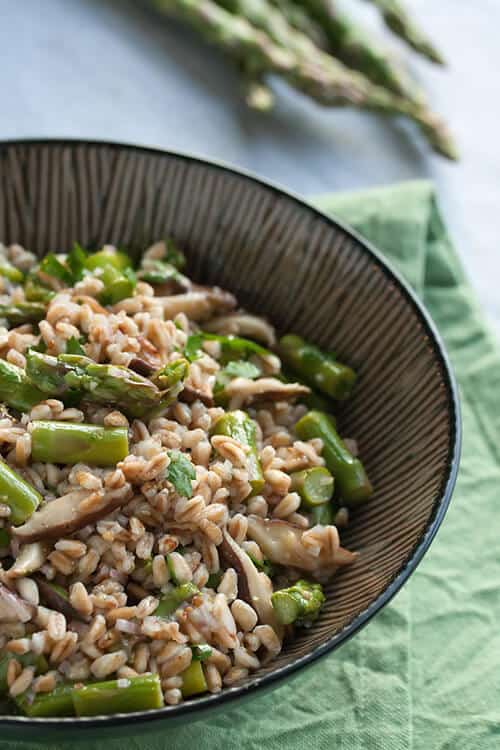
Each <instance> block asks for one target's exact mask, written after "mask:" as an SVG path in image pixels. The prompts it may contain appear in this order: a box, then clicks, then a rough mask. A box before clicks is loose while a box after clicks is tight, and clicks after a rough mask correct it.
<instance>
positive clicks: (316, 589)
mask: <svg viewBox="0 0 500 750" xmlns="http://www.w3.org/2000/svg"><path fill="white" fill-rule="evenodd" d="M324 601H325V595H324V594H323V589H322V588H321V584H319V583H310V582H309V581H305V580H300V581H297V583H295V584H294V585H293V586H290V587H289V588H286V589H280V590H279V591H275V592H274V594H273V595H272V596H271V602H272V605H273V607H274V611H275V613H276V618H277V620H278V622H279V623H281V624H282V625H291V624H292V623H295V624H296V625H309V624H310V623H312V622H314V620H316V619H317V617H318V615H319V611H320V609H321V606H322V604H323V602H324Z"/></svg>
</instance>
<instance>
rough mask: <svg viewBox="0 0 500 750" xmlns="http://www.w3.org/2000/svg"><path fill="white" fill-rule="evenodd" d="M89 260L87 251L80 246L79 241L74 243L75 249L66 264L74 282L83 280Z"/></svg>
mask: <svg viewBox="0 0 500 750" xmlns="http://www.w3.org/2000/svg"><path fill="white" fill-rule="evenodd" d="M86 260H87V253H86V252H85V250H84V249H83V247H80V245H79V244H78V242H75V243H74V244H73V249H72V250H71V252H70V254H69V255H68V257H67V260H66V265H67V266H68V268H69V270H70V272H71V274H72V276H73V283H76V282H77V281H81V279H82V278H83V271H84V268H85V262H86Z"/></svg>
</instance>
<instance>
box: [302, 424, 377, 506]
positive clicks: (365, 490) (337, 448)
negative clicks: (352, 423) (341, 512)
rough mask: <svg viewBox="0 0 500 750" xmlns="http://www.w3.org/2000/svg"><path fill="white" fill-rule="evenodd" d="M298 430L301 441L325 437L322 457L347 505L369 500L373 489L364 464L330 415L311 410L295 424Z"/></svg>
mask: <svg viewBox="0 0 500 750" xmlns="http://www.w3.org/2000/svg"><path fill="white" fill-rule="evenodd" d="M295 432H296V433H297V435H298V436H299V438H300V439H301V440H311V439H312V438H318V437H319V438H321V439H322V440H323V458H324V459H325V461H326V465H327V467H328V468H329V469H330V471H331V472H332V474H333V476H334V477H335V482H336V484H337V487H338V488H339V490H340V494H341V495H342V499H343V501H344V503H345V504H346V505H358V504H360V503H363V502H365V501H366V500H369V498H370V497H371V495H372V492H373V489H372V486H371V484H370V481H369V479H368V477H367V476H366V472H365V469H364V467H363V464H362V463H361V461H360V460H359V459H358V458H354V456H352V455H351V454H350V453H349V451H348V450H347V448H346V446H345V445H344V443H343V441H342V439H341V438H340V436H339V434H338V432H337V430H336V429H335V427H334V425H333V422H332V421H331V420H330V418H329V417H328V415H327V414H324V413H322V412H320V411H310V412H308V414H306V415H305V416H303V417H302V419H299V421H298V422H297V424H296V425H295Z"/></svg>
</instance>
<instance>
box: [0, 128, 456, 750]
mask: <svg viewBox="0 0 500 750" xmlns="http://www.w3.org/2000/svg"><path fill="white" fill-rule="evenodd" d="M166 236H171V237H174V238H175V239H176V240H178V242H179V244H180V246H181V247H182V248H184V249H185V250H186V252H187V255H188V257H189V268H190V273H192V274H193V275H194V276H195V277H196V278H197V279H198V280H200V281H201V280H202V281H205V282H207V283H212V284H213V283H217V284H220V285H221V286H224V287H227V288H228V289H230V290H232V291H233V292H235V293H236V294H237V296H238V298H239V300H240V301H241V302H242V303H243V304H244V305H245V306H246V307H248V308H249V309H250V310H253V311H254V312H256V313H260V314H263V315H266V316H268V317H269V318H270V320H271V321H272V322H273V323H274V324H275V325H276V326H277V327H278V328H279V329H281V330H283V331H287V330H288V331H289V330H293V331H296V332H298V333H301V334H303V335H304V336H305V337H306V338H308V339H311V340H312V341H314V342H315V343H317V344H319V345H320V346H324V347H326V348H334V349H335V351H336V352H338V354H339V358H340V359H342V360H345V361H347V362H349V363H350V364H352V365H353V366H354V367H355V368H356V369H357V370H358V372H359V386H358V387H357V390H356V394H355V397H354V398H353V399H352V401H350V402H349V404H348V405H347V406H346V407H345V409H343V411H342V413H341V414H340V419H341V423H342V428H343V429H342V431H343V433H344V434H346V435H352V436H355V437H356V438H357V439H358V441H359V445H360V449H361V454H362V457H363V461H364V463H365V465H366V467H367V469H368V473H369V475H370V477H371V479H372V481H373V484H374V486H375V490H376V491H375V496H374V498H373V501H372V502H371V503H369V504H368V505H367V506H365V507H364V508H363V509H361V510H359V511H358V512H357V513H356V515H355V516H354V518H353V519H352V523H351V525H350V527H349V529H348V530H347V531H346V532H345V533H344V534H343V540H344V544H345V546H347V547H349V548H351V549H354V550H358V551H359V552H360V553H361V554H360V557H359V560H358V561H357V562H356V564H355V565H353V566H352V567H349V568H347V569H345V570H344V572H342V573H341V574H340V575H339V576H338V577H336V578H335V579H334V580H333V581H332V583H331V584H330V585H329V587H328V591H327V593H328V594H329V595H330V596H329V597H328V600H327V603H326V606H325V608H324V611H323V613H322V615H321V618H320V620H319V621H318V622H317V623H316V624H315V626H314V627H313V628H312V629H310V630H307V631H304V632H302V633H301V634H300V635H299V636H298V637H297V639H296V640H295V641H294V642H293V643H291V644H290V645H288V646H287V647H286V648H285V650H284V651H283V653H282V654H280V656H279V658H278V659H276V660H275V661H273V662H272V663H271V664H270V665H268V666H267V667H263V668H262V669H261V670H260V671H259V672H257V673H255V674H252V675H250V676H249V677H248V678H247V679H246V680H245V681H244V682H243V683H242V684H240V685H238V686H237V687H231V688H226V689H224V690H223V691H222V692H221V693H220V694H219V695H207V696H205V697H201V698H197V699H195V700H191V701H187V702H185V703H183V704H182V705H180V706H170V707H165V708H163V709H161V710H158V711H153V712H146V713H136V714H128V715H123V714H122V715H117V716H102V717H96V718H89V719H86V718H83V719H26V718H22V717H14V716H2V717H0V725H1V729H2V732H3V733H4V735H8V736H9V737H11V738H14V737H15V739H17V740H20V739H35V738H36V739H40V738H44V737H46V736H48V735H50V734H52V735H56V737H58V738H59V739H62V738H63V737H64V738H68V736H70V737H71V735H72V732H75V733H76V730H78V735H79V736H82V733H86V736H88V735H89V734H93V735H99V736H102V735H104V734H108V733H109V734H113V735H114V736H116V735H119V734H120V733H121V734H125V733H126V734H128V735H130V734H131V733H132V734H134V733H139V732H143V731H145V730H146V729H159V728H160V727H164V726H165V725H167V724H168V726H171V725H172V723H175V721H176V719H178V718H179V717H183V721H185V717H186V715H188V714H189V716H190V718H191V719H195V718H197V717H198V716H199V715H200V714H204V715H206V711H207V710H209V711H213V710H214V709H216V708H217V707H220V706H224V705H225V704H227V703H231V702H233V701H236V700H239V699H241V698H243V697H244V696H249V695H251V694H254V693H256V692H257V691H259V690H262V689H263V688H264V687H266V686H271V685H275V684H276V683H278V682H279V681H280V680H283V679H287V678H289V677H290V676H291V675H292V673H294V672H296V671H297V670H300V669H302V668H303V667H305V666H306V665H307V664H310V663H312V662H314V661H315V660H316V659H318V658H319V657H320V656H323V655H324V654H327V653H329V652H330V651H332V650H333V649H335V648H337V647H338V646H340V644H341V643H343V642H344V641H346V640H347V639H348V638H349V637H350V636H352V635H354V633H356V631H358V630H359V629H360V628H361V627H362V626H363V625H364V624H365V623H366V622H367V621H368V620H369V619H370V618H371V617H373V615H374V614H375V613H376V612H378V610H379V609H380V608H381V607H383V606H384V605H385V604H386V603H387V602H388V601H389V600H390V599H391V597H392V596H393V595H394V594H395V593H396V592H397V591H398V590H399V589H400V588H401V586H402V585H403V584H404V582H405V581H406V580H407V579H408V577H409V576H410V575H411V573H412V572H413V571H414V570H415V568H416V566H417V565H418V563H419V562H420V560H421V559H422V556H423V554H424V553H425V551H426V550H427V549H428V547H429V545H430V543H431V541H432V539H433V537H434V535H435V534H436V531H437V530H438V528H439V525H440V524H441V521H442V519H443V516H444V514H445V511H446V508H447V506H448V503H449V501H450V497H451V493H452V490H453V486H454V484H455V478H456V474H457V469H458V461H459V449H460V418H459V403H458V395H457V388H456V385H455V381H454V378H453V375H452V373H451V369H450V365H449V362H448V358H447V356H446V353H445V351H444V348H443V345H442V342H441V340H440V338H439V335H438V334H437V332H436V329H435V328H434V325H433V323H432V321H431V320H430V318H429V316H428V314H427V313H426V311H425V310H424V308H423V307H422V305H421V304H420V302H419V301H418V300H417V299H416V298H415V296H414V294H413V292H412V291H411V290H410V289H409V288H408V287H407V286H406V284H405V283H404V282H403V281H402V280H401V279H400V278H399V277H398V275H397V274H395V273H394V271H392V270H391V269H390V268H388V267H387V265H386V263H385V262H384V261H383V260H382V258H381V257H380V256H379V255H378V254H377V253H376V252H375V251H374V250H373V249H372V248H370V247H369V246H368V245H367V244H366V242H364V241H363V240H362V239H361V238H360V237H358V236H357V235H356V234H354V233H353V232H352V231H351V230H349V229H348V228H347V227H345V226H343V225H342V224H339V223H338V222H336V221H334V220H333V219H330V218H328V217H327V216H325V215H324V214H322V213H320V212H318V211H316V210H315V209H314V208H311V206H309V205H307V204H305V203H303V202H302V201H301V200H300V199H298V198H296V197H294V196H292V195H289V194H287V193H285V192H284V191H282V190H280V189H278V188H276V187H274V186H272V185H269V184H266V183H265V182H262V181H260V180H258V179H256V178H255V177H252V176H250V175H247V174H241V173H239V172H237V171H235V170H232V169H229V168H228V167H225V166H221V165H218V164H211V163H208V162H204V161H201V160H200V159H195V158H192V157H189V156H184V155H180V154H174V153H167V152H163V151H156V150H152V149H147V148H139V147H135V146H124V145H119V144H107V143H89V142H77V141H38V142H22V143H15V142H11V143H4V144H0V241H3V242H20V243H22V244H23V245H25V246H26V247H27V248H29V249H30V250H34V251H36V252H37V253H39V254H40V255H43V254H44V253H46V252H47V251H48V250H55V249H57V250H64V249H66V248H69V247H70V246H71V245H72V243H73V242H74V241H75V240H78V241H79V242H80V243H81V244H83V245H87V246H91V247H92V246H94V247H96V246H99V245H100V244H102V243H104V242H110V243H114V244H119V245H122V246H125V247H128V248H131V250H132V251H133V252H136V253H139V252H140V251H141V249H143V248H145V247H147V245H148V244H149V243H151V242H152V241H154V240H156V239H158V238H162V237H166Z"/></svg>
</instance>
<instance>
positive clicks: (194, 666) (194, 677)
mask: <svg viewBox="0 0 500 750" xmlns="http://www.w3.org/2000/svg"><path fill="white" fill-rule="evenodd" d="M181 677H182V687H181V691H182V697H183V698H190V697H191V696H192V695H199V693H206V691H207V690H208V686H207V681H206V679H205V675H204V673H203V667H202V666H201V662H199V661H192V662H191V664H190V665H189V667H188V668H187V669H185V670H184V672H182V673H181Z"/></svg>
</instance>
